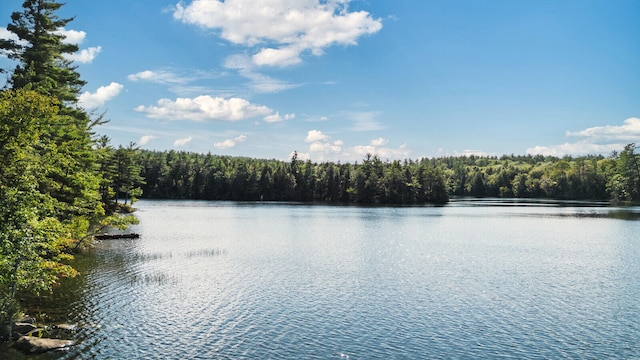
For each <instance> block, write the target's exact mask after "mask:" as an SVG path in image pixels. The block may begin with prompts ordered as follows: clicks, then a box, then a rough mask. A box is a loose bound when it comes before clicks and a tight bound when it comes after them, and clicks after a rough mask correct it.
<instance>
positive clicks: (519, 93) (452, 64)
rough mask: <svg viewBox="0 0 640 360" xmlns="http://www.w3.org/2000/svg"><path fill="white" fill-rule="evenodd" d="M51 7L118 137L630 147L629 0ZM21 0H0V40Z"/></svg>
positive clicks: (349, 145) (526, 150)
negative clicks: (63, 20) (76, 47)
mask: <svg viewBox="0 0 640 360" xmlns="http://www.w3.org/2000/svg"><path fill="white" fill-rule="evenodd" d="M64 3H65V5H64V6H63V7H62V8H61V9H60V10H59V11H58V12H57V14H58V15H59V16H60V17H63V18H65V17H75V18H74V20H73V21H71V22H70V23H69V24H68V25H67V26H66V28H64V29H60V32H61V33H62V34H64V35H66V36H67V38H66V40H65V41H68V42H72V43H77V44H78V45H79V47H80V51H79V52H78V53H76V54H73V56H72V57H70V59H72V60H74V62H75V64H76V65H78V71H79V72H80V74H81V76H82V78H83V79H84V80H85V81H87V84H86V86H85V87H84V88H83V90H82V92H81V95H80V97H79V103H80V105H81V106H82V107H84V108H85V109H87V110H91V111H95V112H96V113H102V112H105V111H106V118H107V119H109V120H110V122H109V123H108V124H105V125H102V126H100V127H99V128H97V129H96V130H97V132H98V133H100V134H103V135H107V136H109V137H110V138H111V140H112V144H113V145H114V146H116V147H117V146H118V145H125V146H126V145H128V144H129V143H131V142H135V143H136V144H137V145H138V146H139V147H140V148H143V149H150V150H172V149H173V150H176V151H192V152H200V153H209V152H210V153H212V154H220V155H230V156H246V157H253V158H264V159H277V160H288V159H290V158H291V155H292V153H293V152H294V151H296V152H297V153H298V158H299V159H303V160H306V159H310V160H312V161H314V162H323V161H341V162H355V161H361V160H362V159H363V158H364V157H365V155H366V154H367V153H370V154H375V155H378V156H379V157H380V158H381V159H382V160H395V159H400V160H402V159H419V158H423V157H441V156H460V155H472V154H473V155H483V156H501V155H504V154H516V155H524V154H543V155H555V156H564V155H572V156H580V155H586V154H603V155H608V154H610V153H611V152H612V151H614V150H617V151H620V150H622V148H623V146H624V145H626V144H628V143H632V142H637V143H640V22H639V21H637V17H638V15H639V14H640V1H637V0H614V1H612V0H536V1H525V0H520V1H515V0H448V1H430V0H226V1H218V0H200V1H198V0H194V1H187V0H185V1H178V0H110V1H87V0H65V1H64ZM21 5H22V0H2V1H1V2H0V37H2V38H10V37H11V36H12V34H11V33H9V32H8V31H7V30H6V25H7V24H8V23H9V22H10V20H11V18H10V16H11V13H12V12H14V11H20V10H21ZM0 67H2V68H5V69H9V70H11V69H13V68H14V67H15V63H12V62H11V61H10V60H9V59H7V58H6V56H3V55H0ZM5 82H6V77H5V78H2V79H0V86H2V84H4V83H5Z"/></svg>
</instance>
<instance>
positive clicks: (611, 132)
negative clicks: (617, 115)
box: [567, 117, 640, 142]
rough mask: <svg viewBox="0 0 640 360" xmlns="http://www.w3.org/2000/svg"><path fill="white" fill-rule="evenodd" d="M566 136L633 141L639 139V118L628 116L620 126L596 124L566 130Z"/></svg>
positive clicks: (599, 140)
mask: <svg viewBox="0 0 640 360" xmlns="http://www.w3.org/2000/svg"><path fill="white" fill-rule="evenodd" d="M567 136H575V137H581V138H588V139H592V140H596V141H598V142H603V141H629V142H634V141H638V139H640V119H639V118H636V117H632V118H629V119H627V120H625V121H624V122H623V125H621V126H612V125H607V126H596V127H592V128H588V129H585V130H582V131H576V132H571V131H567Z"/></svg>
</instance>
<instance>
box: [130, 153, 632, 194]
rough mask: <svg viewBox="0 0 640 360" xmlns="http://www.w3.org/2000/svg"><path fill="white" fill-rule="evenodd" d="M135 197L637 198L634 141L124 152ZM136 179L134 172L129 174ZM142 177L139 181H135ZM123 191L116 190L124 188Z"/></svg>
mask: <svg viewBox="0 0 640 360" xmlns="http://www.w3.org/2000/svg"><path fill="white" fill-rule="evenodd" d="M128 149H129V151H130V153H131V155H130V156H129V157H128V159H129V160H128V161H133V162H134V166H135V167H139V175H140V176H139V177H138V180H139V182H136V183H131V184H130V185H135V186H133V187H132V189H134V191H133V192H134V193H135V194H136V195H139V194H142V196H143V197H145V198H155V199H203V200H238V201H256V200H264V201H272V200H277V201H320V202H332V203H358V204H372V203H375V204H416V203H427V202H428V203H445V202H447V201H448V199H449V197H450V196H475V197H508V198H511V197H514V198H547V199H564V200H613V201H638V200H639V199H640V156H639V155H637V154H636V153H635V151H636V146H635V144H629V145H627V146H626V147H624V149H623V150H622V151H621V152H620V153H613V154H611V156H609V157H606V158H605V157H603V156H586V157H576V158H573V157H563V158H558V157H551V156H546V157H545V156H541V155H537V156H531V155H527V156H515V155H511V156H502V157H500V158H498V157H478V156H469V157H465V156H463V157H444V158H433V159H426V158H423V159H420V160H404V161H398V160H394V161H382V160H381V159H380V158H378V157H377V156H375V155H367V156H366V158H365V159H363V161H362V162H361V163H355V164H339V163H338V164H335V163H330V162H323V163H313V162H311V161H300V160H298V159H297V158H296V156H295V155H294V157H293V158H292V159H291V161H290V162H284V161H277V160H259V159H249V158H241V157H227V156H218V155H212V154H206V155H205V154H197V153H187V152H175V151H167V152H155V151H142V150H135V149H134V148H132V147H129V148H128ZM135 173H136V174H138V170H136V172H135ZM143 180H144V181H143ZM127 189H128V188H126V187H125V188H123V190H127Z"/></svg>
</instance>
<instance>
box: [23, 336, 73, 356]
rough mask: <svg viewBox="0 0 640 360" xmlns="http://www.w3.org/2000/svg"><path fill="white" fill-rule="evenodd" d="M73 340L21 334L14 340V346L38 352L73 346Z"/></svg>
mask: <svg viewBox="0 0 640 360" xmlns="http://www.w3.org/2000/svg"><path fill="white" fill-rule="evenodd" d="M74 344H75V342H74V341H73V340H60V339H47V338H39V337H35V336H21V337H20V338H19V339H18V340H17V341H16V342H15V344H14V345H15V347H17V348H19V349H22V350H24V351H26V352H29V353H32V354H39V353H43V352H47V351H51V350H63V349H65V348H68V347H69V346H73V345H74Z"/></svg>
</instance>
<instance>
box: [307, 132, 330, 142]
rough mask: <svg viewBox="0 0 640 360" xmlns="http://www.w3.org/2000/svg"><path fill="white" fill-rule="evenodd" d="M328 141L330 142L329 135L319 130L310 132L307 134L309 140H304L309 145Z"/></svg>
mask: <svg viewBox="0 0 640 360" xmlns="http://www.w3.org/2000/svg"><path fill="white" fill-rule="evenodd" d="M327 140H329V135H325V134H323V133H322V131H319V130H309V132H307V138H306V139H304V141H305V142H308V143H312V142H316V141H327Z"/></svg>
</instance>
